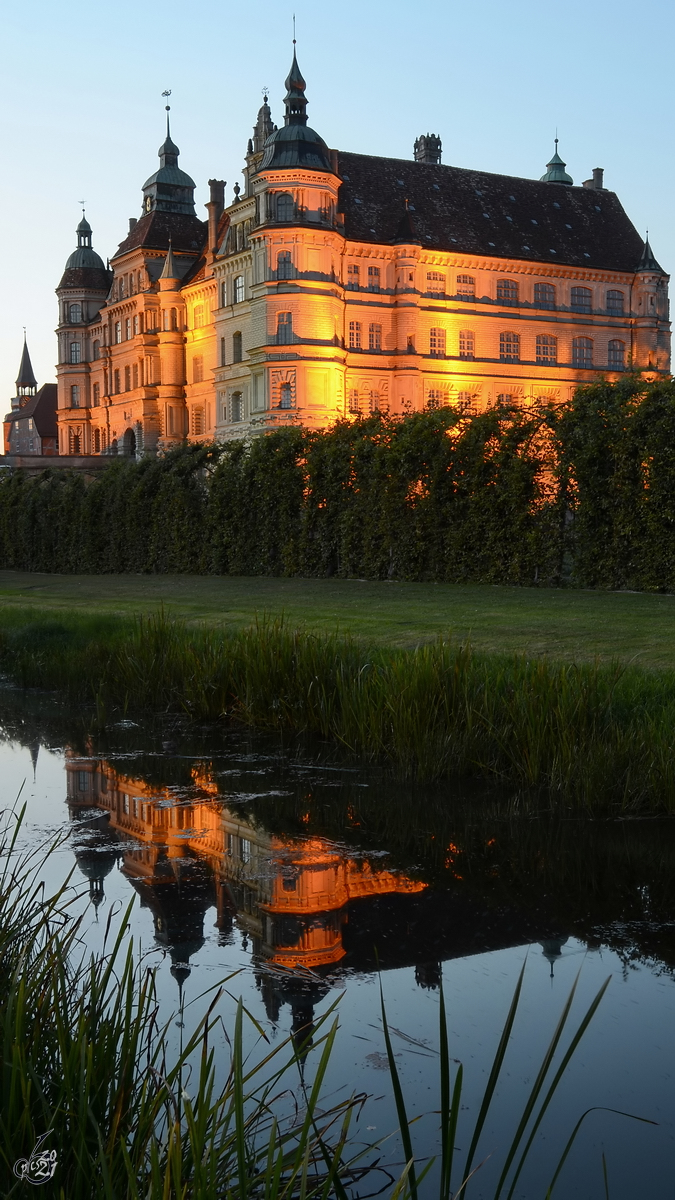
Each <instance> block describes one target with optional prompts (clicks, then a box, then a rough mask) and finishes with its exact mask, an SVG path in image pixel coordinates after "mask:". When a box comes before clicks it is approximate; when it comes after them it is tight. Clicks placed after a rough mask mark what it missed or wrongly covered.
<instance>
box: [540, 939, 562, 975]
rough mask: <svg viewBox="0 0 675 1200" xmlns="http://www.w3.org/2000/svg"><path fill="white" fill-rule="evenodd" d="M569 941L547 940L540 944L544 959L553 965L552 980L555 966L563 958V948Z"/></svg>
mask: <svg viewBox="0 0 675 1200" xmlns="http://www.w3.org/2000/svg"><path fill="white" fill-rule="evenodd" d="M568 940H569V939H568V938H566V937H563V938H561V937H557V938H545V939H544V941H543V942H540V943H539V945H540V946H541V949H542V954H543V956H544V958H545V959H546V961H547V962H549V963H550V964H551V979H553V964H554V962H557V960H558V959H559V958H560V957H561V955H562V948H563V946H565V945H566V944H567V942H568Z"/></svg>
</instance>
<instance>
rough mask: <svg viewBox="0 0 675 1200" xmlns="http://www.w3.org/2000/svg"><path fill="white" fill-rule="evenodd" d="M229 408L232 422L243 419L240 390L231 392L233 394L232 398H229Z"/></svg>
mask: <svg viewBox="0 0 675 1200" xmlns="http://www.w3.org/2000/svg"><path fill="white" fill-rule="evenodd" d="M230 409H231V414H232V416H231V419H232V420H233V421H234V422H238V421H241V420H243V416H244V405H243V403H242V395H241V392H234V393H233V395H232V400H231V402H230Z"/></svg>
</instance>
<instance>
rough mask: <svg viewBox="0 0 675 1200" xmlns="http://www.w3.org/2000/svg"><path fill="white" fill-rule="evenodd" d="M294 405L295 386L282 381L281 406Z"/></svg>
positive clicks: (289, 406) (280, 391)
mask: <svg viewBox="0 0 675 1200" xmlns="http://www.w3.org/2000/svg"><path fill="white" fill-rule="evenodd" d="M292 407H293V388H292V386H291V384H290V383H282V385H281V388H280V390H279V408H292Z"/></svg>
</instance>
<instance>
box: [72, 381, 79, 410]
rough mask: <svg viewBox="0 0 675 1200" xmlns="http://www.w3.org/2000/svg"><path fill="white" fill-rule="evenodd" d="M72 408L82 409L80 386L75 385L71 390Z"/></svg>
mask: <svg viewBox="0 0 675 1200" xmlns="http://www.w3.org/2000/svg"><path fill="white" fill-rule="evenodd" d="M70 407H71V408H79V407H80V389H79V386H78V384H76V383H74V384H73V385H72V387H71V389H70Z"/></svg>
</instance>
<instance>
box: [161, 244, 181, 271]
mask: <svg viewBox="0 0 675 1200" xmlns="http://www.w3.org/2000/svg"><path fill="white" fill-rule="evenodd" d="M179 278H180V276H179V274H178V271H177V270H176V263H175V261H174V257H173V249H172V247H171V238H169V252H168V254H167V256H166V258H165V260H164V268H163V270H162V274H161V275H160V279H179Z"/></svg>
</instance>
